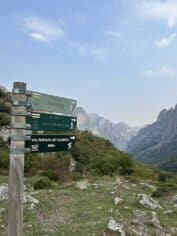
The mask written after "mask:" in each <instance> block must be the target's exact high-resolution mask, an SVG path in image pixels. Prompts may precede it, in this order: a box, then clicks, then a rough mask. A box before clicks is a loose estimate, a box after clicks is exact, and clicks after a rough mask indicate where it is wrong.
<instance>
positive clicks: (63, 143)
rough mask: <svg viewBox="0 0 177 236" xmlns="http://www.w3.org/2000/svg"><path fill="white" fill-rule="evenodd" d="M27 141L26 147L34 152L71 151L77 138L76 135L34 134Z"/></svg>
mask: <svg viewBox="0 0 177 236" xmlns="http://www.w3.org/2000/svg"><path fill="white" fill-rule="evenodd" d="M29 137H30V140H27V141H25V148H26V149H27V150H28V151H29V152H32V153H40V152H59V151H69V150H70V149H71V148H72V147H73V145H74V143H75V140H76V136H74V135H54V134H53V135H42V134H32V135H30V136H29Z"/></svg>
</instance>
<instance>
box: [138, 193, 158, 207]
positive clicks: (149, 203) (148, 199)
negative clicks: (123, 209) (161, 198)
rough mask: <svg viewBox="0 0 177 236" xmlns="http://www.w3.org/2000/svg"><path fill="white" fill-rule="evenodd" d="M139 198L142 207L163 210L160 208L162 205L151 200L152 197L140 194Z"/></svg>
mask: <svg viewBox="0 0 177 236" xmlns="http://www.w3.org/2000/svg"><path fill="white" fill-rule="evenodd" d="M138 198H139V200H140V201H139V202H140V204H141V205H143V206H145V207H147V208H150V209H153V210H154V209H156V208H160V209H162V207H161V206H160V204H159V203H158V202H157V201H156V200H154V199H153V198H151V197H150V196H148V195H147V194H142V193H141V194H138Z"/></svg>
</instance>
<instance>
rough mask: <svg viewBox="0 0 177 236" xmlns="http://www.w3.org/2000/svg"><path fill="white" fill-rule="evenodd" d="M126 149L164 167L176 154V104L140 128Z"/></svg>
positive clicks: (143, 160) (148, 161)
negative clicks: (149, 123)
mask: <svg viewBox="0 0 177 236" xmlns="http://www.w3.org/2000/svg"><path fill="white" fill-rule="evenodd" d="M127 151H128V152H129V153H131V154H133V155H134V156H135V158H136V159H137V160H139V161H141V162H144V163H147V164H151V165H153V166H161V165H162V164H163V167H164V166H165V163H166V162H168V161H169V160H170V159H171V158H174V157H175V156H177V105H176V106H175V108H171V109H170V110H162V111H161V112H160V114H159V116H158V119H157V121H156V122H154V123H153V124H151V125H147V126H146V127H145V128H143V129H141V130H140V131H139V132H138V133H137V135H136V136H135V137H133V138H132V140H131V141H130V142H129V144H128V147H127Z"/></svg>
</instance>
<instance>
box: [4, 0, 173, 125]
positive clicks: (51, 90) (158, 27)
mask: <svg viewBox="0 0 177 236" xmlns="http://www.w3.org/2000/svg"><path fill="white" fill-rule="evenodd" d="M14 81H23V82H26V83H27V89H28V90H33V91H38V92H42V93H48V94H52V95H57V96H62V97H68V98H72V99H76V100H77V103H78V106H82V107H83V108H84V109H85V110H86V111H87V112H88V113H97V114H99V115H101V116H104V117H105V118H107V119H109V120H110V121H113V122H116V123H118V122H120V121H123V122H126V123H128V124H129V125H133V126H135V125H136V126H142V125H146V124H149V123H152V122H154V121H155V120H156V119H157V116H158V113H159V112H160V111H161V110H162V109H164V108H166V109H169V108H171V107H174V106H175V104H177V0H64V1H63V0H45V1H44V0H37V1H36V0H30V1H22V0H13V1H11V0H6V1H1V7H0V85H2V86H5V87H6V88H8V89H9V90H11V89H12V85H13V82H14Z"/></svg>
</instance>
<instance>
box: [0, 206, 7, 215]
mask: <svg viewBox="0 0 177 236" xmlns="http://www.w3.org/2000/svg"><path fill="white" fill-rule="evenodd" d="M5 211H6V209H5V208H3V207H2V208H0V217H1V216H2V215H3V213H4V212H5Z"/></svg>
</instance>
